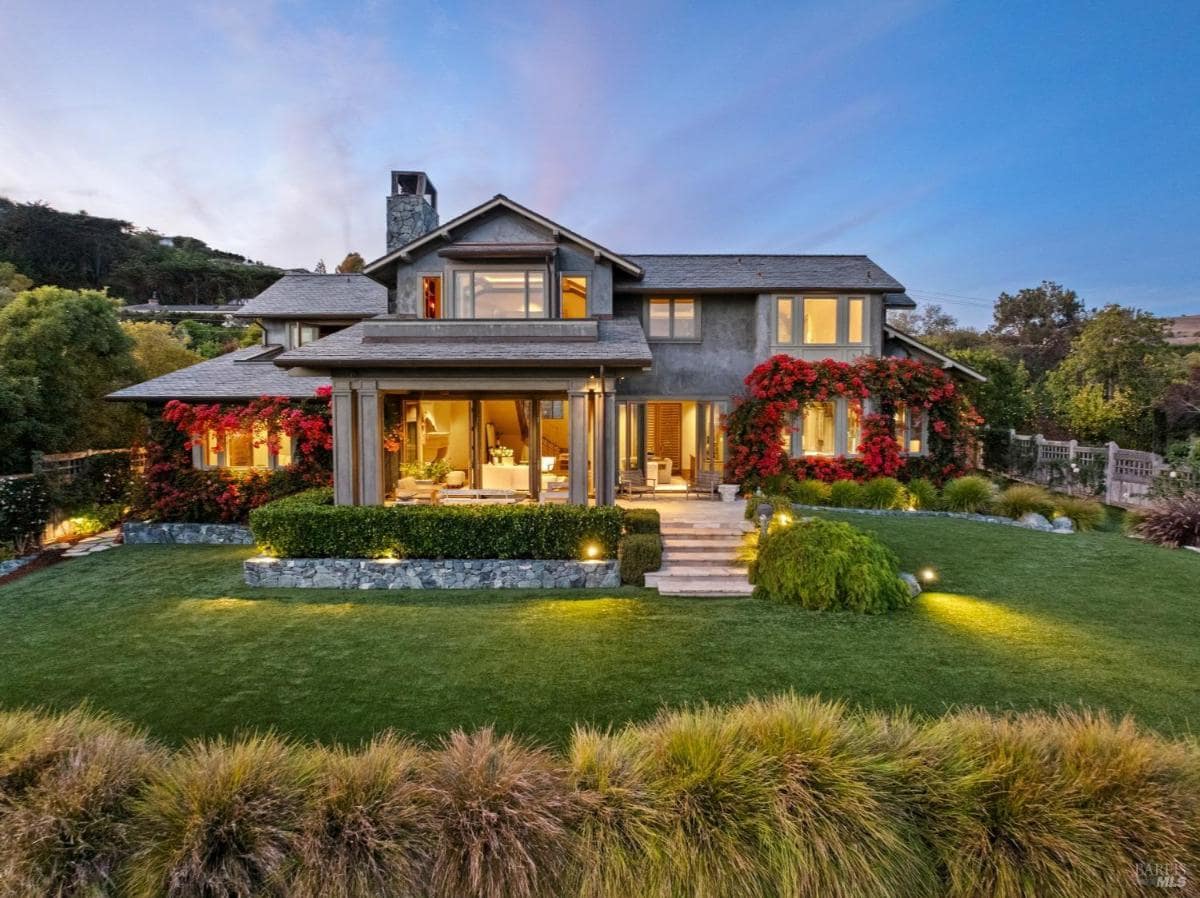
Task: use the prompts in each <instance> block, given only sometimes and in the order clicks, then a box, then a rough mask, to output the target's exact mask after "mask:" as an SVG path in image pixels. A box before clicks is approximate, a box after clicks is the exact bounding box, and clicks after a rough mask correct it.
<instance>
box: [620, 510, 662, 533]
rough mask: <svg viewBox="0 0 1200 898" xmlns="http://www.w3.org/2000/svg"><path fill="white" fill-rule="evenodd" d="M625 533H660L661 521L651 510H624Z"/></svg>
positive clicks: (655, 512)
mask: <svg viewBox="0 0 1200 898" xmlns="http://www.w3.org/2000/svg"><path fill="white" fill-rule="evenodd" d="M625 532H626V533H661V532H662V519H661V518H660V517H659V514H658V511H657V510H656V509H653V508H626V509H625Z"/></svg>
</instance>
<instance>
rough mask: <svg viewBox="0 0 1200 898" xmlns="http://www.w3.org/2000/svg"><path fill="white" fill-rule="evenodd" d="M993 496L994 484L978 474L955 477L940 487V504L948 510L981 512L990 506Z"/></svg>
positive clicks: (994, 492) (994, 494) (970, 512)
mask: <svg viewBox="0 0 1200 898" xmlns="http://www.w3.org/2000/svg"><path fill="white" fill-rule="evenodd" d="M995 496H996V487H995V485H994V484H993V483H992V482H991V481H990V480H988V479H987V478H986V477H980V476H979V475H978V474H968V475H967V476H966V477H956V478H955V479H954V480H951V481H949V482H948V483H947V484H946V485H945V486H944V487H943V488H942V504H943V505H945V506H946V509H947V510H949V511H958V512H966V513H969V514H983V513H985V512H987V511H988V510H989V509H990V508H991V506H992V502H993V500H994V499H995Z"/></svg>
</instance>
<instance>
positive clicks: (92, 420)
mask: <svg viewBox="0 0 1200 898" xmlns="http://www.w3.org/2000/svg"><path fill="white" fill-rule="evenodd" d="M116 306H117V302H116V301H115V300H114V299H112V298H111V297H109V296H107V295H105V294H104V293H100V292H98V291H96V290H82V291H75V290H67V289H65V288H63V287H38V288H36V289H33V290H26V291H25V292H23V293H19V294H17V296H16V298H15V299H13V301H12V302H11V303H9V304H8V305H7V306H6V307H5V308H4V309H0V372H3V374H4V376H5V378H6V380H7V382H8V384H10V385H11V384H17V385H23V386H20V391H21V392H22V394H23V395H24V396H25V399H26V400H27V401H24V402H23V404H24V406H25V410H24V417H23V419H22V422H21V424H20V426H19V427H17V428H15V430H13V431H11V432H9V433H7V434H6V438H7V439H9V440H10V442H9V443H7V444H6V445H3V446H0V457H2V458H3V459H4V464H5V465H6V466H8V467H10V468H12V467H14V466H17V467H23V466H24V465H27V464H28V461H29V453H30V452H31V451H33V450H35V449H40V450H42V451H44V452H65V451H68V450H73V449H87V448H106V447H112V446H121V445H128V440H129V436H130V431H129V428H130V423H131V420H132V419H131V416H130V415H128V414H123V413H120V412H117V411H116V410H114V408H113V406H111V405H109V404H108V403H105V402H104V400H103V397H104V396H105V395H106V394H107V393H109V392H111V391H113V390H115V389H118V388H120V387H122V386H124V385H126V384H129V383H132V382H133V381H134V380H136V378H137V367H136V365H135V364H134V361H133V356H132V355H131V353H130V349H131V348H132V345H133V341H132V340H131V339H130V338H129V337H128V336H127V335H126V334H125V332H124V331H123V330H122V329H121V323H120V321H119V320H118V318H117V310H116ZM9 389H11V387H10V388H9ZM10 398H11V396H10Z"/></svg>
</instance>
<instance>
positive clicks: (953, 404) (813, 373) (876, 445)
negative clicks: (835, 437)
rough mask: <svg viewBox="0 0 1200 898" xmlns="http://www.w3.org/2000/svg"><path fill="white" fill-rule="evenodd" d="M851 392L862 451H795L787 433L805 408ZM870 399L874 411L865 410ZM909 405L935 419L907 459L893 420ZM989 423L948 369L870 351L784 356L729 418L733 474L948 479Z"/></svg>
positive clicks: (755, 376) (763, 369)
mask: <svg viewBox="0 0 1200 898" xmlns="http://www.w3.org/2000/svg"><path fill="white" fill-rule="evenodd" d="M837 399H845V400H846V402H847V403H848V404H849V405H850V406H851V407H852V408H854V409H855V411H857V412H858V414H859V415H860V417H861V422H862V427H861V438H860V442H859V444H858V446H857V447H855V448H856V450H857V453H858V454H857V456H854V457H847V456H834V457H830V456H820V457H815V456H809V457H804V458H790V457H789V453H788V451H787V449H786V447H785V446H784V445H783V444H782V442H781V435H782V434H783V433H785V432H786V431H787V430H790V428H791V425H792V421H794V420H795V419H796V418H797V416H799V415H800V414H801V412H802V411H803V409H804V407H805V406H806V405H808V404H810V403H814V402H828V401H832V400H837ZM867 399H870V400H871V404H872V414H869V415H862V410H863V401H864V400H867ZM901 405H904V406H906V407H908V408H909V409H914V410H919V411H922V412H923V413H924V414H925V416H926V417H927V419H928V422H929V428H928V451H927V453H926V455H924V456H921V457H909V458H905V457H904V456H903V455H902V454H901V446H900V443H899V442H898V441H897V439H896V435H895V432H894V428H893V420H894V415H895V412H896V409H897V408H898V407H899V406H901ZM981 423H982V419H981V418H980V417H979V415H978V414H977V413H976V411H975V409H974V408H973V407H972V406H971V403H970V402H969V401H968V400H967V398H966V396H965V395H964V394H963V393H962V391H961V390H959V389H958V387H957V385H956V384H955V383H954V380H953V379H952V378H951V377H950V375H948V374H947V373H946V372H945V371H943V370H942V369H941V368H938V367H935V366H933V365H928V364H925V363H924V362H920V361H917V360H916V359H898V358H863V359H858V360H856V361H853V362H838V361H834V360H832V359H824V360H822V361H819V362H808V361H805V360H804V359H797V358H792V357H791V356H788V355H777V356H774V357H772V358H770V359H768V360H767V361H765V362H763V363H762V364H761V365H759V366H758V367H757V368H755V369H754V370H753V371H752V372H750V374H749V376H747V378H746V395H745V396H743V397H740V398H738V399H735V400H734V408H733V410H732V411H731V412H730V414H729V416H728V418H727V419H726V422H725V429H726V432H727V434H728V436H729V464H728V470H727V475H728V477H729V478H730V479H731V480H732V481H733V482H736V483H741V484H743V485H744V486H747V487H750V488H754V487H757V486H760V485H761V484H762V483H763V481H764V480H767V479H769V478H773V477H779V476H785V475H788V476H793V477H796V478H798V479H817V480H824V481H834V480H851V479H853V480H863V479H867V478H870V477H881V476H888V477H891V476H900V477H906V478H911V477H918V476H921V477H932V478H934V479H936V480H939V481H941V480H945V479H946V478H949V477H955V476H957V475H959V474H961V473H963V472H964V471H966V470H967V467H968V460H969V458H970V457H971V451H972V448H973V445H974V432H975V428H976V427H978V425H979V424H981Z"/></svg>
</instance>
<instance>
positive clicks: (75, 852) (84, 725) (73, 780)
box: [0, 710, 164, 896]
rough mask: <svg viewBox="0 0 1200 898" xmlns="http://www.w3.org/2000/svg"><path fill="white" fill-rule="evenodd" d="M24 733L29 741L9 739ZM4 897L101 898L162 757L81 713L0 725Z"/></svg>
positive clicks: (111, 888)
mask: <svg viewBox="0 0 1200 898" xmlns="http://www.w3.org/2000/svg"><path fill="white" fill-rule="evenodd" d="M19 730H24V731H25V733H26V736H27V738H25V739H21V740H17V739H14V738H13V736H14V734H16V733H17V732H18V731H19ZM0 742H2V744H0V752H3V754H4V758H5V762H6V763H5V769H6V771H7V773H8V774H9V776H8V777H7V778H6V784H5V790H4V792H3V794H2V795H0V833H3V839H2V840H0V894H4V895H29V896H34V895H64V896H65V895H105V894H114V893H115V892H116V886H115V878H116V874H117V870H118V868H119V867H120V865H121V863H122V862H123V861H124V860H125V859H126V858H127V857H128V855H129V854H130V852H131V850H132V848H133V844H134V843H133V841H132V837H131V827H130V808H131V804H132V801H133V799H134V798H135V796H136V795H137V793H138V791H139V790H140V789H141V788H142V786H143V785H144V784H145V783H146V781H147V779H148V778H149V777H150V775H151V774H152V772H153V771H155V770H156V769H157V768H158V767H159V765H160V764H161V763H162V762H163V759H164V755H163V754H162V752H161V751H160V750H159V749H158V748H157V747H155V746H154V745H152V744H151V743H150V742H149V741H148V740H147V738H146V736H145V734H144V733H143V732H141V731H140V730H137V729H135V728H134V727H132V726H130V725H129V724H126V723H124V722H122V721H118V720H116V719H114V718H111V717H108V716H107V715H103V714H94V713H90V712H88V711H86V710H75V711H68V712H66V713H64V714H58V715H53V716H50V717H44V716H40V715H35V714H28V713H23V712H17V713H15V714H6V715H3V716H2V719H0Z"/></svg>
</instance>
